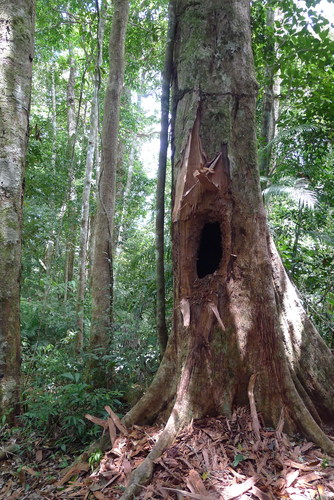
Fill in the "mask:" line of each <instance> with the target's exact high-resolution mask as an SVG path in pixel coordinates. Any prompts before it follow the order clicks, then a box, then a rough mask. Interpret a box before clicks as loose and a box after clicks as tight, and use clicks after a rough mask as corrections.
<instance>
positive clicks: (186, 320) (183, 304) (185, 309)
mask: <svg viewBox="0 0 334 500" xmlns="http://www.w3.org/2000/svg"><path fill="white" fill-rule="evenodd" d="M180 309H181V313H182V317H183V326H184V328H187V327H188V326H189V325H190V304H189V300H187V299H181V300H180Z"/></svg>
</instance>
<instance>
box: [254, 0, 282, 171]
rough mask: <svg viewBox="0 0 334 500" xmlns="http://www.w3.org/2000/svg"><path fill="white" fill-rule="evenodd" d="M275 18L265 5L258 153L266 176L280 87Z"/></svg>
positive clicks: (271, 159) (274, 12) (274, 129)
mask: <svg viewBox="0 0 334 500" xmlns="http://www.w3.org/2000/svg"><path fill="white" fill-rule="evenodd" d="M276 18H277V9H273V8H271V7H267V12H266V27H267V31H268V32H269V34H268V40H267V43H266V44H265V48H264V51H265V58H266V66H265V74H264V92H263V105H262V127H261V155H260V161H259V163H260V173H261V175H263V176H268V175H269V174H270V173H271V171H272V170H273V169H274V167H273V165H272V161H273V158H272V152H273V145H272V141H273V139H274V137H275V135H276V122H277V119H278V106H279V103H278V98H277V96H278V94H279V89H280V82H279V78H278V76H277V74H276V71H275V62H276V59H277V47H275V41H274V37H273V31H274V29H275V19H276Z"/></svg>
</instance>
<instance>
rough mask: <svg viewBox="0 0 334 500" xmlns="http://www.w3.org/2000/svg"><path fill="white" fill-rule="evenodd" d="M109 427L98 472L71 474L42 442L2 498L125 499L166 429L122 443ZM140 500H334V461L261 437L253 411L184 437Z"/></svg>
mask: <svg viewBox="0 0 334 500" xmlns="http://www.w3.org/2000/svg"><path fill="white" fill-rule="evenodd" d="M109 420H110V419H108V421H109ZM107 423H108V429H109V431H110V430H111V434H112V440H113V447H112V449H110V450H109V451H107V452H106V453H105V454H104V456H102V460H101V461H100V463H99V465H98V466H97V467H96V468H95V469H94V470H92V460H90V462H91V463H88V462H86V461H81V462H77V463H74V465H71V466H70V467H67V468H66V469H64V468H63V465H64V456H63V457H60V456H58V458H55V456H53V455H51V456H50V450H48V448H47V447H44V448H43V446H40V444H39V443H38V442H36V443H35V449H34V450H33V455H34V460H31V456H32V450H31V449H30V461H28V460H27V461H26V462H25V460H24V455H22V454H21V455H20V457H18V456H17V455H16V454H14V453H7V456H6V457H4V456H2V460H1V462H0V498H1V499H8V500H14V499H15V500H16V499H19V500H24V499H31V500H39V499H50V500H51V499H98V500H107V499H115V500H116V499H118V498H120V496H121V494H122V492H123V491H124V489H125V487H126V485H127V483H128V481H129V478H130V474H131V471H132V470H133V469H134V468H136V467H137V466H138V465H139V464H140V463H141V462H142V461H143V460H144V458H145V457H146V456H147V454H148V452H149V451H150V450H151V449H152V447H153V446H154V444H155V443H156V441H157V439H158V438H159V435H160V433H161V432H162V428H161V427H157V426H155V427H137V426H134V427H133V428H131V429H129V430H128V432H127V435H125V434H124V433H119V432H118V435H117V436H116V435H115V428H114V426H113V425H112V424H111V423H110V422H107ZM115 423H116V427H117V422H115ZM282 424H283V423H282ZM106 427H107V425H105V428H106ZM331 439H333V440H334V437H332V438H331ZM0 458H1V452H0ZM65 458H66V457H65ZM67 458H68V459H70V457H67ZM136 498H137V499H143V500H147V499H157V500H158V499H159V500H160V499H163V500H181V499H183V500H188V499H189V500H190V499H198V500H218V499H222V500H232V499H241V500H246V499H259V500H272V499H291V500H302V499H316V500H322V499H327V498H334V458H333V457H329V456H326V455H325V454H323V453H322V451H321V450H320V449H319V448H317V447H316V446H315V445H314V444H313V443H311V442H308V441H305V440H303V439H301V438H300V437H298V436H295V437H294V438H291V437H289V438H288V437H287V436H286V435H285V434H284V433H283V432H282V430H281V429H280V428H277V429H270V428H266V427H264V426H263V425H262V426H260V430H259V432H257V431H256V432H254V422H253V421H252V418H251V415H250V413H249V411H248V409H245V408H244V409H239V410H238V411H237V412H235V413H234V415H233V417H232V418H231V419H227V418H225V417H219V418H206V419H203V420H196V421H194V422H193V423H192V425H191V426H189V427H187V428H186V429H185V430H184V431H183V432H182V433H180V434H179V436H178V437H177V439H176V441H175V442H174V444H173V445H172V446H170V447H169V448H168V449H167V450H166V451H165V453H164V454H163V455H162V456H161V457H160V458H159V459H158V460H157V461H156V466H155V471H154V476H153V478H152V481H151V482H150V483H149V484H148V485H146V486H141V488H140V493H139V494H138V496H137V497H136Z"/></svg>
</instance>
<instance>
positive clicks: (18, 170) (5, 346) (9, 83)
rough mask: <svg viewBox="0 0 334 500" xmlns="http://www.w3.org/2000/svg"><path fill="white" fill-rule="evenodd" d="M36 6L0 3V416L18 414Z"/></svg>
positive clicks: (28, 1)
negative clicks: (24, 208) (25, 185)
mask: <svg viewBox="0 0 334 500" xmlns="http://www.w3.org/2000/svg"><path fill="white" fill-rule="evenodd" d="M34 15H35V5H34V1H33V0H16V1H15V2H8V1H7V0H0V282H1V289H0V415H8V417H9V420H10V419H11V418H12V417H13V416H14V415H15V414H16V413H17V412H18V404H19V383H20V357H21V356H20V310H19V298H20V270H21V233H22V228H21V225H22V197H23V179H24V166H25V156H26V149H27V142H28V120H29V108H30V93H31V71H32V59H33V33H34Z"/></svg>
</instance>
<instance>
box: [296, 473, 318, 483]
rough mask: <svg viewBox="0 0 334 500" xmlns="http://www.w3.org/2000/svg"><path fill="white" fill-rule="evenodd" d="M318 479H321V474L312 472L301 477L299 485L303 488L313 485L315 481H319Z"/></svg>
mask: <svg viewBox="0 0 334 500" xmlns="http://www.w3.org/2000/svg"><path fill="white" fill-rule="evenodd" d="M318 479H321V476H320V474H317V473H316V472H310V473H309V474H305V475H304V476H301V477H300V478H299V479H298V481H297V485H298V486H303V485H305V484H309V483H312V482H313V481H317V480H318Z"/></svg>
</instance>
